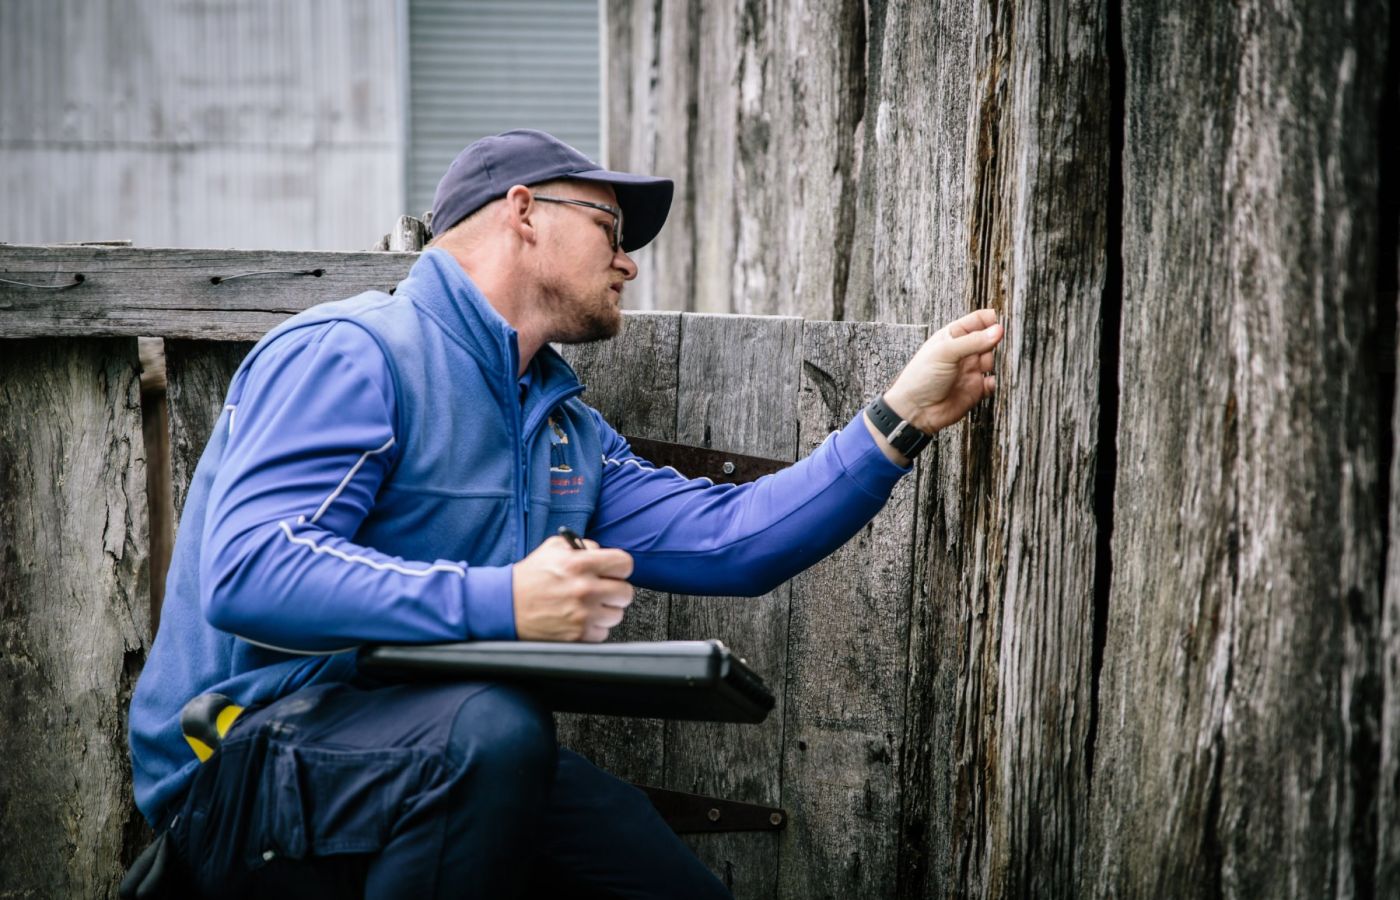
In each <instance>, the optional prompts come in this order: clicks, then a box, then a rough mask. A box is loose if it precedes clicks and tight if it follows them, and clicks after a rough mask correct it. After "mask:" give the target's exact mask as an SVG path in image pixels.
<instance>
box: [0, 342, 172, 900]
mask: <svg viewBox="0 0 1400 900" xmlns="http://www.w3.org/2000/svg"><path fill="white" fill-rule="evenodd" d="M146 521H147V520H146V468H145V450H144V447H143V444H142V436H141V397H140V366H139V365H138V362H137V354H136V340H135V339H134V338H126V339H110V340H101V339H95V340H74V339H66V340H60V339H34V340H24V341H15V340H0V723H3V724H0V759H3V760H4V762H3V766H0V771H3V774H0V895H4V896H7V897H106V896H111V897H115V896H116V890H115V885H116V881H117V879H118V878H119V877H120V875H121V872H122V865H123V864H124V863H126V862H130V860H131V859H133V858H134V856H135V854H136V852H138V851H139V850H140V849H141V847H142V846H143V845H144V844H145V842H146V841H147V840H148V839H149V834H148V832H147V829H146V827H145V824H144V822H143V821H142V820H141V817H140V814H139V813H137V811H136V807H135V805H134V803H133V801H132V798H131V786H130V783H131V766H130V763H129V761H128V757H127V744H126V712H127V705H128V704H129V703H130V700H131V692H132V689H133V688H134V687H135V685H136V677H137V676H138V675H139V674H140V672H141V667H142V665H143V663H144V662H145V659H146V651H147V649H148V648H149V647H150V638H151V634H150V618H149V610H150V600H149V592H148V584H147V580H146V578H147V574H146V562H147V556H146V552H147V550H146V548H147V524H146Z"/></svg>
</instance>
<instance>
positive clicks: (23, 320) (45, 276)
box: [0, 244, 418, 341]
mask: <svg viewBox="0 0 1400 900" xmlns="http://www.w3.org/2000/svg"><path fill="white" fill-rule="evenodd" d="M417 258H418V254H417V253H333V252H300V251H267V250H177V249H152V248H135V247H111V246H92V245H83V246H63V247H37V246H22V245H8V244H0V338H28V337H80V336H82V337H105V336H112V337H138V336H147V337H165V338H188V339H194V340H213V341H242V340H257V339H258V338H260V337H262V335H263V334H265V333H266V332H267V331H268V330H269V329H271V328H272V327H273V326H275V325H277V324H278V323H279V322H281V321H283V320H284V319H286V318H287V317H288V316H290V315H293V314H295V313H297V312H300V311H301V310H303V309H306V308H307V307H309V306H314V305H315V304H317V303H322V302H325V301H327V300H336V299H339V298H342V297H350V296H353V295H355V294H358V293H360V292H361V291H367V290H388V289H389V288H391V287H393V286H394V285H395V284H397V283H398V282H399V281H400V280H401V279H402V278H403V277H404V275H406V274H407V273H408V270H409V268H411V267H412V265H413V263H414V261H415V260H417ZM314 273H319V274H314ZM79 276H81V277H79Z"/></svg>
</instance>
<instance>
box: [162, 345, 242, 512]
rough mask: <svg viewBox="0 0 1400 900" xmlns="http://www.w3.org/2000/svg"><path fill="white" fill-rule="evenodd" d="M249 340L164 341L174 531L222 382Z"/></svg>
mask: <svg viewBox="0 0 1400 900" xmlns="http://www.w3.org/2000/svg"><path fill="white" fill-rule="evenodd" d="M251 349H253V342H250V341H166V342H165V366H166V378H167V381H168V384H169V387H168V388H167V390H168V392H169V393H168V395H167V402H168V403H169V406H170V471H171V482H172V484H171V496H172V498H173V499H174V506H175V527H176V531H177V533H178V530H179V520H180V512H181V510H183V509H184V508H185V495H186V494H187V493H188V492H189V488H190V479H192V478H193V477H194V470H195V466H197V465H198V464H199V457H200V456H201V455H202V454H203V453H204V446H205V444H207V443H209V434H210V432H211V431H212V430H213V428H214V423H215V422H216V421H218V419H219V416H220V414H221V413H222V412H223V409H224V398H225V397H226V396H228V385H229V382H230V381H232V380H233V373H234V372H236V371H238V366H239V364H240V363H242V362H243V357H245V356H247V355H248V351H249V350H251Z"/></svg>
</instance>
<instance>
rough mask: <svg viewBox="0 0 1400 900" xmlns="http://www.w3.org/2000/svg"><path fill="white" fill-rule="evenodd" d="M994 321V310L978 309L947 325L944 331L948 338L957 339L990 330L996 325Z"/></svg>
mask: <svg viewBox="0 0 1400 900" xmlns="http://www.w3.org/2000/svg"><path fill="white" fill-rule="evenodd" d="M996 321H997V313H996V310H994V309H978V310H974V311H972V312H970V313H968V314H967V315H965V316H963V317H962V318H960V319H958V320H956V321H954V322H950V323H948V326H947V328H946V329H944V330H946V331H947V332H948V336H949V337H955V338H957V337H962V336H963V335H965V334H971V333H973V332H974V331H982V330H983V329H985V328H990V327H991V326H993V325H995V324H996Z"/></svg>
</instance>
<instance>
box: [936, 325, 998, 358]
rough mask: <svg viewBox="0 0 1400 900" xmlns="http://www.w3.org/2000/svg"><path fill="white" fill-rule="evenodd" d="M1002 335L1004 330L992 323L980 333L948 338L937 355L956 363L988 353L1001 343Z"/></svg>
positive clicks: (975, 332)
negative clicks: (965, 358)
mask: <svg viewBox="0 0 1400 900" xmlns="http://www.w3.org/2000/svg"><path fill="white" fill-rule="evenodd" d="M1003 334H1005V330H1004V329H1003V328H1002V327H1001V326H1000V325H998V324H995V323H993V324H992V325H990V326H988V327H987V328H984V329H982V330H981V331H974V332H972V333H971V334H964V335H963V336H962V337H950V338H949V339H948V340H947V341H945V342H944V343H943V345H942V346H941V347H939V348H938V351H939V352H938V355H939V356H941V357H942V358H943V359H944V360H947V361H948V362H956V361H957V360H960V359H963V358H964V357H968V356H972V355H974V354H982V353H988V352H990V351H991V349H992V348H993V347H995V346H996V345H997V344H998V343H1000V342H1001V337H1002V335H1003ZM986 368H991V366H987V367H986Z"/></svg>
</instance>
